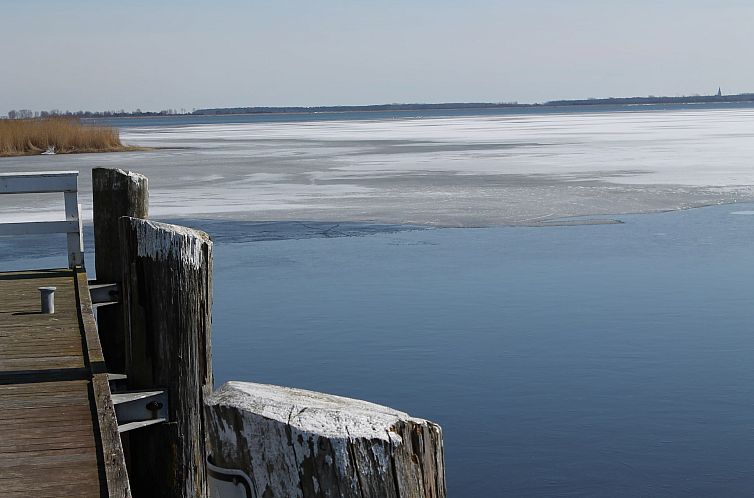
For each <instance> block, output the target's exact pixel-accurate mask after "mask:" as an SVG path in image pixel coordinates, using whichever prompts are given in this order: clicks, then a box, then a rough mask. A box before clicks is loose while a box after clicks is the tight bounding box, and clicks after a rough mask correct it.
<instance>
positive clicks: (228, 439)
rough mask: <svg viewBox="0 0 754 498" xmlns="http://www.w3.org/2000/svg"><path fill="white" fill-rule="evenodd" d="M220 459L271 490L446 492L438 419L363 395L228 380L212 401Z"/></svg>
mask: <svg viewBox="0 0 754 498" xmlns="http://www.w3.org/2000/svg"><path fill="white" fill-rule="evenodd" d="M206 410H207V417H206V420H207V429H208V431H209V435H210V443H209V444H210V450H211V455H212V459H213V461H214V463H215V464H216V465H218V466H220V467H225V468H231V469H238V470H241V471H242V472H244V473H246V474H247V475H248V476H249V477H250V480H251V481H252V483H253V484H254V487H255V493H256V494H255V496H264V497H266V498H282V497H285V498H288V497H300V498H314V497H317V498H319V497H327V496H339V497H342V498H444V497H445V496H446V495H447V491H446V488H445V465H444V453H443V443H442V430H441V429H440V426H438V425H437V424H434V423H432V422H429V421H427V420H422V419H417V418H413V417H410V416H409V415H407V414H405V413H402V412H399V411H397V410H393V409H391V408H387V407H384V406H379V405H375V404H373V403H368V402H365V401H359V400H353V399H348V398H343V397H340V396H332V395H328V394H322V393H316V392H312V391H305V390H301V389H291V388H286V387H278V386H269V385H263V384H251V383H246V382H229V383H227V384H225V385H224V386H223V387H222V388H220V389H219V390H218V391H216V392H215V393H213V394H212V396H211V397H210V398H208V400H207V403H206Z"/></svg>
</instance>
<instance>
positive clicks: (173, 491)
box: [120, 218, 212, 498]
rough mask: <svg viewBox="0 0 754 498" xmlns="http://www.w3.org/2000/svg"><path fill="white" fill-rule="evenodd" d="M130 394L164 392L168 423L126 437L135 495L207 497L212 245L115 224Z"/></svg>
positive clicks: (179, 233) (137, 223) (145, 225)
mask: <svg viewBox="0 0 754 498" xmlns="http://www.w3.org/2000/svg"><path fill="white" fill-rule="evenodd" d="M120 240H121V241H122V264H123V268H124V274H123V292H122V294H123V298H124V308H125V319H126V330H127V331H128V335H127V339H126V342H127V344H128V349H127V353H126V374H127V375H128V386H129V389H151V388H165V389H167V391H168V393H169V399H170V402H169V405H170V406H169V409H168V412H169V422H168V423H164V424H159V425H154V426H150V427H145V428H142V429H138V430H135V431H132V432H131V433H130V454H131V455H132V459H131V463H132V465H131V468H130V469H129V470H130V478H131V486H132V489H133V493H134V496H137V497H138V496H161V497H166V498H171V497H176V498H177V497H181V498H197V497H198V498H203V497H206V496H208V490H207V476H206V465H205V458H206V441H205V429H204V424H203V418H202V417H203V403H204V400H205V398H206V397H208V396H209V394H210V393H211V391H212V359H211V358H212V354H211V347H210V344H211V342H210V340H211V337H210V336H211V313H212V242H211V240H210V239H209V237H208V236H207V234H205V233H204V232H200V231H198V230H192V229H188V228H184V227H179V226H175V225H167V224H163V223H156V222H151V221H146V220H142V219H135V218H121V220H120Z"/></svg>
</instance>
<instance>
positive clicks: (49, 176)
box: [0, 171, 84, 268]
mask: <svg viewBox="0 0 754 498" xmlns="http://www.w3.org/2000/svg"><path fill="white" fill-rule="evenodd" d="M78 178H79V172H78V171H45V172H39V173H0V194H45V193H55V192H62V193H63V200H64V203H65V220H63V221H30V222H21V223H0V235H39V234H51V233H64V234H66V236H67V238H68V266H69V267H70V268H75V267H77V266H84V233H83V230H82V227H81V205H80V204H79V202H78Z"/></svg>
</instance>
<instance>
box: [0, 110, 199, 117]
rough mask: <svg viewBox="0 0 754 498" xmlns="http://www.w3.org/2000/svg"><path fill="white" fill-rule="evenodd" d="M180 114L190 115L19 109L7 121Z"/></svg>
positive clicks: (165, 111)
mask: <svg viewBox="0 0 754 498" xmlns="http://www.w3.org/2000/svg"><path fill="white" fill-rule="evenodd" d="M180 114H191V112H189V111H187V110H186V109H181V110H180V111H179V110H177V109H164V110H162V111H142V110H141V109H136V110H135V111H126V110H124V109H121V110H119V111H61V110H60V109H52V110H50V111H32V110H30V109H19V110H15V109H13V110H10V111H8V119H33V118H50V117H58V116H60V117H69V118H124V117H139V116H174V115H180Z"/></svg>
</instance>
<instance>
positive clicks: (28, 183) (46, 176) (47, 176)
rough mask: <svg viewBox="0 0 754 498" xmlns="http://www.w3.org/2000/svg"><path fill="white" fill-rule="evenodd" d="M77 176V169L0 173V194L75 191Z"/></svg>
mask: <svg viewBox="0 0 754 498" xmlns="http://www.w3.org/2000/svg"><path fill="white" fill-rule="evenodd" d="M78 176H79V172H78V171H40V172H38V173H0V194H43V193H48V192H76V191H77V190H78Z"/></svg>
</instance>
